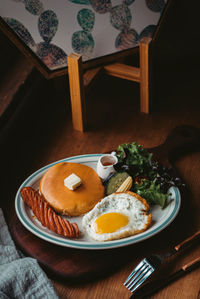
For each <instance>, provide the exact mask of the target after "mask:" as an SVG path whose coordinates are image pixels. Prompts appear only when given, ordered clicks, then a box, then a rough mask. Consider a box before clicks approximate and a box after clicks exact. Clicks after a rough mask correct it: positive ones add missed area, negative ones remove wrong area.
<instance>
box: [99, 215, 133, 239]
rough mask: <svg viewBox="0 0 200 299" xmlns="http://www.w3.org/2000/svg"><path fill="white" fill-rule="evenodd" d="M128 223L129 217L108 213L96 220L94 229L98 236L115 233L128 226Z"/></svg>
mask: <svg viewBox="0 0 200 299" xmlns="http://www.w3.org/2000/svg"><path fill="white" fill-rule="evenodd" d="M128 222H129V219H128V217H127V216H125V215H123V214H120V213H106V214H103V215H101V216H99V217H98V218H97V219H96V221H95V223H94V227H95V231H96V233H97V234H104V233H113V232H116V231H117V230H118V229H120V228H121V227H124V226H126V225H127V224H128Z"/></svg>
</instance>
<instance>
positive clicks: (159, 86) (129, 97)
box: [0, 65, 200, 299]
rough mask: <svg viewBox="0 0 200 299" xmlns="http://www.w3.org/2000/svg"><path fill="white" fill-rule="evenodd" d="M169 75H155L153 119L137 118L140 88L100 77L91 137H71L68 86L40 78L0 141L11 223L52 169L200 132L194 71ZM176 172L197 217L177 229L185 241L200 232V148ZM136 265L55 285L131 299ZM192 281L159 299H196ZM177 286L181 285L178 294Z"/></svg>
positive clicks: (77, 294) (91, 101)
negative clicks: (17, 204) (21, 197)
mask: <svg viewBox="0 0 200 299" xmlns="http://www.w3.org/2000/svg"><path fill="white" fill-rule="evenodd" d="M190 68H191V69H190ZM158 70H159V68H158ZM171 70H172V68H171V66H169V67H168V66H167V65H166V66H165V68H163V69H162V70H160V72H158V73H156V77H155V89H154V105H153V111H152V113H151V114H150V115H144V114H140V113H139V87H138V85H137V84H136V83H131V82H128V81H123V80H120V79H117V78H112V77H106V76H103V77H101V78H99V80H98V82H97V83H96V84H95V86H94V87H93V89H92V90H91V92H90V94H88V97H87V118H88V131H86V132H85V133H80V132H77V131H73V128H72V123H71V114H70V104H69V95H68V92H67V91H66V90H63V89H62V87H63V86H65V82H64V80H63V81H62V82H61V84H60V86H61V89H58V88H55V85H54V84H53V82H47V81H45V80H41V82H40V84H39V85H38V87H37V88H36V89H35V91H34V92H33V93H32V94H31V95H30V97H29V98H28V99H27V100H26V101H24V102H22V103H21V104H20V107H19V109H18V111H16V112H15V114H14V115H13V117H12V119H10V120H9V122H8V124H7V125H6V126H5V127H4V128H3V130H2V132H1V136H0V137H1V139H0V141H1V156H0V159H1V161H0V165H1V182H2V186H3V187H1V191H0V194H1V203H2V205H3V207H4V211H5V215H6V219H7V220H8V222H9V219H10V218H11V216H12V214H13V209H14V207H13V203H14V197H15V193H16V191H17V189H18V187H19V185H20V184H21V183H22V182H23V180H24V179H25V178H26V177H27V176H28V175H30V174H31V173H32V172H34V171H35V170H37V169H38V168H40V167H42V166H44V165H46V164H49V163H51V162H54V161H57V160H60V159H62V158H66V157H70V156H74V155H80V154H89V153H103V152H106V151H109V150H112V149H116V148H117V146H118V145H119V144H121V143H125V142H132V141H137V142H138V143H140V144H141V145H143V146H144V147H145V148H150V147H154V146H156V145H159V144H161V143H162V142H164V140H165V138H166V136H167V135H168V133H169V132H170V131H171V130H172V129H173V128H174V127H176V126H178V125H182V124H188V125H192V126H196V127H198V128H200V98H199V94H200V81H199V77H197V76H195V75H194V76H193V77H192V78H191V77H190V78H188V74H189V73H191V72H192V70H194V68H192V66H191V65H188V66H187V69H186V68H185V67H183V66H181V65H180V68H178V67H177V68H176V71H175V72H172V71H171ZM63 82H64V83H63ZM57 86H58V84H57ZM66 87H67V80H66ZM176 167H177V169H178V170H179V172H180V174H181V176H182V178H183V179H184V180H185V182H186V184H187V186H188V189H189V197H188V201H189V202H190V204H191V207H192V208H193V210H194V214H195V215H196V217H194V219H185V222H184V223H183V224H182V227H179V228H177V229H178V232H179V234H180V235H179V237H180V238H181V236H183V237H184V236H185V234H186V232H188V231H191V232H192V231H194V230H195V228H197V227H200V220H199V216H198V215H199V212H200V201H199V198H200V191H199V186H200V176H199V173H200V150H199V149H194V152H193V153H191V154H188V155H187V156H185V157H182V156H180V159H179V160H178V161H177V163H176ZM174 236H176V234H175V235H174ZM158 246H159V244H158ZM155 249H156V248H155ZM195 254H196V255H197V251H191V252H190V253H189V257H190V258H192V257H195ZM186 259H187V257H185V260H186ZM133 261H134V257H130V263H129V265H128V266H127V267H126V269H121V270H120V271H119V272H117V273H115V274H114V275H112V276H110V277H107V278H106V279H102V280H100V281H96V282H93V283H92V284H89V283H85V284H78V285H76V284H73V285H70V284H69V283H68V282H67V281H66V282H61V281H56V280H54V281H53V283H54V286H55V288H56V290H57V291H58V294H59V295H60V297H61V298H81V299H82V298H87V299H97V298H109V299H112V298H113V299H114V298H120V296H123V297H124V298H128V297H129V295H130V294H129V293H128V291H126V290H124V287H123V286H122V284H121V283H122V282H123V281H124V280H125V278H126V276H127V274H128V271H130V270H131V269H132V267H133V264H134V263H133ZM190 275H191V274H189V275H188V276H187V280H186V279H182V280H181V281H179V282H175V283H174V284H172V285H171V287H170V288H171V289H170V294H171V295H169V292H168V293H167V294H166V293H165V290H163V291H161V292H160V293H158V294H157V295H156V296H155V298H167V299H169V298H170V299H171V298H185V299H186V298H197V297H198V292H199V291H200V290H199V284H198V281H199V280H200V270H196V271H195V278H194V276H193V280H192V281H191V279H190V277H191V276H190ZM115 281H116V284H115ZM119 281H121V283H119ZM178 283H181V285H182V289H181V290H180V288H179V289H178V290H179V293H177V284H178ZM109 285H111V286H112V287H111V289H110V288H109ZM152 298H154V297H152Z"/></svg>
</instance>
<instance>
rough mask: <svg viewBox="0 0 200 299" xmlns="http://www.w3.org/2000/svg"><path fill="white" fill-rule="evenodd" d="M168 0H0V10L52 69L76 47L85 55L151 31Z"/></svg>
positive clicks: (124, 45) (128, 44)
mask: <svg viewBox="0 0 200 299" xmlns="http://www.w3.org/2000/svg"><path fill="white" fill-rule="evenodd" d="M166 2H167V0H0V15H1V17H2V18H3V19H4V20H5V22H6V23H7V24H8V25H9V26H10V27H11V28H12V29H13V30H14V31H15V32H16V34H17V35H18V36H19V37H20V38H21V39H22V40H23V42H24V43H25V44H26V45H27V46H28V47H29V48H30V49H31V50H32V51H33V52H34V53H35V54H36V55H37V56H38V57H39V58H40V59H41V60H42V61H43V62H44V64H45V65H46V66H47V67H48V68H49V69H51V70H55V69H59V68H62V67H65V66H67V55H68V54H70V53H71V52H75V53H78V54H82V55H83V60H89V59H93V58H97V57H102V56H104V55H108V54H112V53H116V52H118V51H122V50H124V49H128V48H133V47H136V46H138V43H139V41H140V39H141V38H142V37H143V36H152V35H153V32H154V30H155V28H156V25H157V23H158V21H159V18H160V15H161V13H162V11H163V9H164V7H165V4H166Z"/></svg>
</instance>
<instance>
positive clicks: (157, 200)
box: [133, 179, 169, 209]
mask: <svg viewBox="0 0 200 299" xmlns="http://www.w3.org/2000/svg"><path fill="white" fill-rule="evenodd" d="M133 192H135V193H137V194H138V195H140V196H141V197H143V198H145V199H146V200H147V202H148V203H149V204H150V205H154V204H157V205H160V206H161V208H162V209H163V208H164V207H165V205H166V200H167V197H168V195H169V194H168V193H166V194H164V193H163V192H162V191H161V188H160V184H156V183H155V182H154V181H148V180H145V179H142V180H141V183H135V185H134V187H133Z"/></svg>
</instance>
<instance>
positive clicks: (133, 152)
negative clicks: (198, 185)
mask: <svg viewBox="0 0 200 299" xmlns="http://www.w3.org/2000/svg"><path fill="white" fill-rule="evenodd" d="M117 158H118V163H117V165H115V170H116V171H118V172H123V171H125V172H128V174H129V175H130V176H132V178H133V181H134V184H133V187H132V189H131V190H132V191H133V192H135V193H137V194H139V195H140V196H141V197H143V198H145V199H146V200H147V201H148V203H149V204H150V205H153V204H158V205H160V206H161V207H162V208H164V207H165V206H166V202H167V197H168V195H169V194H168V189H169V187H170V186H172V185H175V183H174V181H173V180H172V177H171V176H170V175H169V174H168V173H167V169H166V168H165V167H164V166H161V165H160V164H159V163H158V162H156V161H154V160H153V154H152V153H149V152H148V151H147V150H146V149H144V148H143V147H142V145H139V144H138V143H137V142H132V143H124V144H121V145H119V146H118V149H117ZM138 178H139V180H138Z"/></svg>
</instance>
